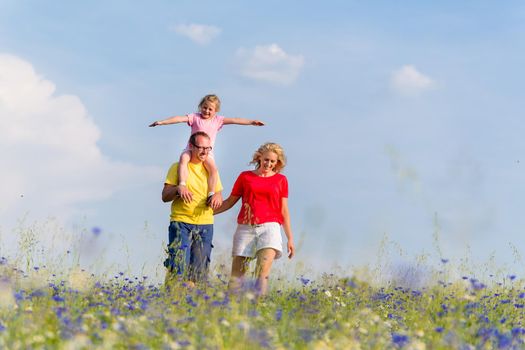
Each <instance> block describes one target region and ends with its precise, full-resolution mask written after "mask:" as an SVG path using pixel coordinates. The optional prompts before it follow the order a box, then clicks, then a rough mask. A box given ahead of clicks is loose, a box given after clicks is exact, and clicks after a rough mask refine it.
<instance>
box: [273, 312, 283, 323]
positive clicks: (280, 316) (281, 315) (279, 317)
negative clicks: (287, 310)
mask: <svg viewBox="0 0 525 350" xmlns="http://www.w3.org/2000/svg"><path fill="white" fill-rule="evenodd" d="M282 318H283V310H282V309H277V311H275V320H276V321H280V320H281V319H282Z"/></svg>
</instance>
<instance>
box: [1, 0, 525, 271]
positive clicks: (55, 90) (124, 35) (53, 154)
mask: <svg viewBox="0 0 525 350" xmlns="http://www.w3.org/2000/svg"><path fill="white" fill-rule="evenodd" d="M524 19H525V6H524V5H523V4H522V3H521V2H518V1H509V2H504V3H498V4H495V3H494V2H489V1H476V2H473V1H468V2H462V3H457V2H453V1H444V2H440V3H439V4H437V3H436V4H430V3H422V2H417V1H403V2H396V3H395V4H394V3H391V2H387V1H376V2H357V1H328V2H324V3H318V2H304V1H301V2H299V1H289V2H282V1H279V2H278V1H269V2H264V3H261V2H259V3H250V4H247V3H246V2H242V1H224V2H221V3H217V2H211V1H209V2H208V1H191V2H190V1H178V2H174V1H150V2H148V3H147V4H146V3H144V4H132V5H130V3H129V2H126V1H107V2H102V1H91V2H89V3H86V2H84V3H80V2H65V3H64V2H59V1H53V0H52V1H46V2H45V3H44V2H39V1H10V0H3V1H1V2H0V144H1V148H0V156H1V161H2V163H3V165H2V171H1V172H0V180H1V182H2V183H3V184H4V186H2V187H3V188H2V190H0V215H1V222H0V229H1V231H0V233H1V241H0V242H1V243H2V246H3V250H4V251H5V252H6V253H4V252H2V254H5V255H9V254H15V253H16V249H17V248H16V247H17V245H16V239H17V234H16V230H15V231H13V228H15V229H16V228H20V227H21V226H24V225H26V226H27V225H30V224H31V223H33V222H37V223H39V225H44V226H46V224H45V223H46V222H49V221H50V220H52V221H54V220H55V221H56V222H58V223H60V225H63V226H64V227H65V228H66V230H67V231H70V232H72V233H71V234H72V235H73V237H77V236H78V237H77V238H78V239H79V240H80V241H82V242H84V241H83V240H86V238H85V237H86V236H87V235H89V233H90V230H91V228H92V227H100V228H101V230H102V231H101V233H100V235H98V236H97V237H96V240H95V241H93V240H92V239H91V238H90V239H89V242H91V243H90V244H91V245H92V246H93V247H92V248H90V253H89V254H91V257H92V258H93V259H97V257H98V255H97V254H98V253H99V251H100V252H103V253H104V259H106V260H107V261H108V264H111V263H116V264H121V263H123V264H129V265H130V266H131V268H132V269H135V270H136V269H139V268H142V267H143V266H145V265H147V266H148V268H151V269H154V268H156V267H157V266H158V265H159V260H160V259H161V256H162V244H163V242H165V240H166V239H167V233H166V228H167V225H168V217H169V206H168V205H166V204H164V203H162V202H161V201H160V191H161V189H162V184H163V180H164V176H165V172H166V171H167V169H168V167H169V165H170V164H171V163H172V162H173V161H175V160H176V159H177V158H178V155H179V153H180V150H181V149H182V148H183V147H184V144H185V142H186V140H187V137H188V135H189V129H188V127H186V126H184V125H174V126H167V127H158V128H148V127H147V125H148V124H149V123H150V122H152V121H153V120H157V119H161V118H164V117H167V116H171V115H174V114H177V115H180V114H186V113H190V112H193V111H195V110H196V108H197V104H198V101H199V99H200V98H201V97H202V96H203V95H205V94H208V93H216V94H218V95H219V96H220V97H221V99H222V103H223V105H222V111H221V112H222V114H224V115H226V116H228V117H245V118H257V119H261V120H263V121H265V122H266V123H267V126H265V127H263V128H253V127H244V126H226V127H225V128H224V129H223V130H222V132H221V133H220V134H219V137H218V141H217V144H216V157H217V162H218V165H219V169H220V171H221V177H222V180H223V183H224V185H225V187H226V189H225V194H226V195H227V194H228V193H229V191H230V189H231V186H232V184H233V182H234V181H235V178H236V176H237V174H238V173H240V172H241V171H242V170H245V169H247V168H248V165H247V163H248V162H249V160H250V157H251V155H252V153H253V151H254V150H255V149H256V148H257V147H258V146H259V145H260V144H261V143H263V142H266V141H274V142H278V143H280V144H282V145H283V146H284V148H285V150H286V152H287V156H288V160H289V164H288V166H287V168H286V169H285V174H286V175H287V176H288V178H289V182H290V190H291V192H290V206H291V214H292V226H293V229H294V233H295V236H296V241H297V243H298V246H299V247H298V248H299V251H298V255H297V261H302V262H304V263H305V264H306V265H307V266H310V267H311V268H312V269H314V270H320V271H327V270H330V269H331V268H332V267H333V266H335V265H337V266H341V267H343V268H345V267H348V266H361V265H372V264H374V263H376V261H377V259H378V252H379V251H380V244H381V241H382V240H383V239H384V238H385V237H386V239H387V240H388V241H390V242H394V243H392V244H391V246H392V247H400V248H401V250H402V253H401V254H398V253H396V254H394V255H396V256H397V257H396V259H412V258H414V257H416V256H420V255H425V254H427V255H430V256H431V260H432V259H434V260H433V261H438V260H439V258H441V257H443V258H448V259H451V261H452V262H457V263H461V261H464V260H465V259H471V260H473V261H479V262H481V263H483V262H486V261H489V260H491V259H492V260H494V261H495V262H496V263H497V264H498V265H500V266H509V268H510V269H514V270H516V269H517V268H523V265H524V262H523V260H522V259H521V256H520V254H523V250H522V247H523V246H525V238H524V237H525V236H524V235H523V234H522V233H523V230H524V228H525V219H524V217H523V215H522V207H523V198H525V190H524V186H523V179H524V164H523V163H524V162H525V157H523V150H524V146H525V141H523V140H524V138H523V136H522V133H523V130H525V120H524V119H523V117H522V101H523V100H524V96H523V89H522V82H523V80H524V78H525V77H524V75H525V73H524V72H525V71H524V70H523V68H522V64H523V62H524V58H525V57H524V56H525V47H524V42H523V37H524V34H525V25H524V23H525V21H524ZM237 210H238V207H236V208H234V209H232V210H231V211H230V212H228V213H226V214H223V215H221V216H219V217H217V222H216V223H217V225H216V239H215V246H216V252H217V257H218V256H219V255H220V254H222V253H221V252H228V250H229V248H230V244H231V242H230V237H231V234H232V233H233V228H234V218H235V216H236V211H237ZM22 218H25V219H24V220H25V221H24V222H25V223H24V224H20V220H21V219H22ZM49 218H53V219H49ZM42 223H44V224H42ZM48 231H50V230H47V229H41V230H40V232H41V233H40V239H41V241H42V242H50V241H52V240H53V238H52V237H51V236H53V233H52V232H48ZM51 231H52V230H51ZM436 233H437V235H436ZM75 235H77V236H75ZM79 237H80V238H79ZM82 237H83V238H82ZM436 237H437V241H438V243H436ZM73 239H74V238H73ZM123 246H126V249H124V250H125V252H123V249H122V247H123ZM513 247H515V248H516V249H514V248H513ZM392 249H393V250H396V249H397V248H392ZM225 254H226V255H227V253H225ZM226 260H227V259H226ZM124 261H126V263H124ZM279 264H280V266H282V267H284V266H285V265H284V264H285V262H284V261H282V262H279ZM515 272H516V271H515Z"/></svg>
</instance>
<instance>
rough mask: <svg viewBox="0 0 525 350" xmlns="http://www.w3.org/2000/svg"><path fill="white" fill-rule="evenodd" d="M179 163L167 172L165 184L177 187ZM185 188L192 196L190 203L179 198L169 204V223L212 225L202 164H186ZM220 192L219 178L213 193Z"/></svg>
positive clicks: (206, 183)
mask: <svg viewBox="0 0 525 350" xmlns="http://www.w3.org/2000/svg"><path fill="white" fill-rule="evenodd" d="M178 169H179V163H175V164H173V165H172V166H171V167H170V170H168V175H167V176H166V181H165V183H166V184H168V185H173V186H177V184H178V182H179V181H178V180H179V179H178V178H179V175H178ZM186 187H187V188H188V190H189V191H190V192H191V193H192V194H193V200H192V201H191V203H184V201H183V200H182V199H180V198H176V199H175V200H174V201H173V202H171V216H170V220H171V221H179V222H184V223H187V224H193V225H209V224H213V209H212V208H210V207H209V206H208V205H207V204H206V199H207V196H208V171H207V170H206V168H205V167H204V164H203V163H197V164H194V163H191V162H189V163H188V179H187V180H186ZM219 191H222V183H221V179H220V177H219V178H218V179H217V186H216V188H215V192H219Z"/></svg>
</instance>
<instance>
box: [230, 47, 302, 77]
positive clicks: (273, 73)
mask: <svg viewBox="0 0 525 350" xmlns="http://www.w3.org/2000/svg"><path fill="white" fill-rule="evenodd" d="M236 56H237V59H238V61H239V65H240V73H241V75H242V76H244V77H247V78H250V79H255V80H262V81H266V82H271V83H277V84H282V85H288V84H291V83H293V82H294V81H295V80H296V79H297V77H298V76H299V73H300V72H301V69H302V68H303V65H304V58H303V56H301V55H290V54H288V53H286V52H285V51H284V50H283V49H282V48H280V47H279V46H278V45H277V44H271V45H267V46H256V47H255V48H254V49H251V50H248V49H244V48H240V49H238V50H237V53H236Z"/></svg>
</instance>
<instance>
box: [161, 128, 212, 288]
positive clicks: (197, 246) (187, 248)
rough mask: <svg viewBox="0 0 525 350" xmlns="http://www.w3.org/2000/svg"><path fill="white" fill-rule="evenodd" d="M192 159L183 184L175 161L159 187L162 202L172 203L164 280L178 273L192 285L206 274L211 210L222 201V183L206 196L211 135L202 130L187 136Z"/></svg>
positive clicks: (210, 236)
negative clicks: (179, 181)
mask: <svg viewBox="0 0 525 350" xmlns="http://www.w3.org/2000/svg"><path fill="white" fill-rule="evenodd" d="M189 143H190V152H191V159H190V161H189V163H188V174H189V175H188V179H187V181H186V185H185V186H177V184H178V171H177V170H178V166H179V164H178V163H175V164H173V165H172V166H171V167H170V169H169V171H168V175H167V176H166V181H165V183H164V188H163V189H162V201H163V202H171V216H170V226H169V242H168V258H167V259H166V260H165V261H164V266H166V268H168V273H167V275H166V281H169V280H171V279H173V278H174V277H175V276H176V275H175V273H176V274H177V275H181V276H182V278H183V279H186V280H188V281H189V284H193V283H194V282H196V281H200V280H204V279H205V278H206V276H207V272H208V267H209V263H210V257H211V249H212V240H213V210H214V209H217V208H218V207H219V206H220V205H221V204H222V184H221V181H220V178H219V179H218V181H217V187H216V190H215V193H211V195H210V196H209V197H208V176H209V175H208V172H207V170H206V168H205V167H204V164H203V162H204V161H205V160H206V158H207V157H208V156H209V152H210V151H211V146H210V137H209V136H208V135H207V134H206V133H205V132H202V131H199V132H196V133H194V134H193V135H191V137H190V141H189Z"/></svg>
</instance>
